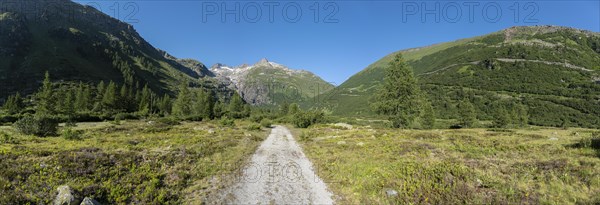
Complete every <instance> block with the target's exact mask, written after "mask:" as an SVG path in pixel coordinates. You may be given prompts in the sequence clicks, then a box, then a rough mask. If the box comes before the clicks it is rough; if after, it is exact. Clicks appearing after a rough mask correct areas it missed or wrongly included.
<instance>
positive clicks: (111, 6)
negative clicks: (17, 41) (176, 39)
mask: <svg viewBox="0 0 600 205" xmlns="http://www.w3.org/2000/svg"><path fill="white" fill-rule="evenodd" d="M0 12H2V13H4V12H10V13H17V14H20V15H23V16H25V17H27V19H28V20H33V21H38V22H46V21H52V20H60V21H63V20H67V21H71V22H76V21H79V20H81V19H86V20H89V17H90V16H92V17H93V18H94V19H92V20H93V21H91V22H92V23H94V24H101V23H110V21H112V20H114V19H117V20H119V21H122V22H125V23H128V24H135V23H139V22H140V19H139V18H138V14H139V12H140V5H139V4H138V3H137V2H136V1H117V0H114V1H97V0H96V1H79V2H77V3H74V2H70V1H63V0H47V1H23V0H3V1H0ZM107 16H109V17H112V18H106V17H107Z"/></svg>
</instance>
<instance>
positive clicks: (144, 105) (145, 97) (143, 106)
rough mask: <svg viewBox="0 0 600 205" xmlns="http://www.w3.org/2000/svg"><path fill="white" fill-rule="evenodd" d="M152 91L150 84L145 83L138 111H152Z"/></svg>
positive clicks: (144, 112) (146, 112)
mask: <svg viewBox="0 0 600 205" xmlns="http://www.w3.org/2000/svg"><path fill="white" fill-rule="evenodd" d="M151 94H152V93H151V92H150V89H149V88H148V84H146V85H144V88H143V89H142V92H141V94H140V99H139V106H138V111H139V112H140V113H142V114H148V113H149V112H150V106H151V105H150V101H151V97H152V96H151Z"/></svg>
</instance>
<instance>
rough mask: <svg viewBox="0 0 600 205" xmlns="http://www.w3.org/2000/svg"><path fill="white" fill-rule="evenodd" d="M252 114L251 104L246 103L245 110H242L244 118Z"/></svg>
mask: <svg viewBox="0 0 600 205" xmlns="http://www.w3.org/2000/svg"><path fill="white" fill-rule="evenodd" d="M250 114H252V108H251V107H250V105H248V104H245V105H244V111H242V118H247V117H250Z"/></svg>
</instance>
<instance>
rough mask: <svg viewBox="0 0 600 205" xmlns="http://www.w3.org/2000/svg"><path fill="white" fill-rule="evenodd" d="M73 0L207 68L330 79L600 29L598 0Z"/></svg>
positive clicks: (170, 51) (344, 77) (344, 78)
mask: <svg viewBox="0 0 600 205" xmlns="http://www.w3.org/2000/svg"><path fill="white" fill-rule="evenodd" d="M76 2H79V3H82V4H90V5H94V6H95V7H99V9H100V10H101V11H103V12H105V13H107V14H108V15H110V16H113V17H115V18H118V19H120V20H122V21H125V22H128V23H131V24H132V25H134V28H135V29H136V30H137V31H138V32H139V33H140V34H141V35H142V37H144V38H145V39H146V40H147V41H148V42H150V43H151V44H152V45H154V46H155V47H157V48H160V49H163V50H166V51H167V52H169V53H171V54H172V55H174V56H177V57H179V58H194V59H197V60H199V61H201V62H203V63H205V64H206V65H207V66H209V67H210V66H211V65H212V64H215V63H224V64H227V65H240V64H243V63H248V64H253V63H255V62H258V61H259V60H260V59H261V58H267V59H269V60H270V61H273V62H277V63H281V64H284V65H287V66H289V67H291V68H294V69H305V70H309V71H312V72H314V73H315V74H317V75H319V76H321V77H322V78H323V79H325V80H326V81H329V82H332V83H334V84H336V85H339V84H341V83H342V82H343V81H345V80H346V79H347V78H349V77H350V76H352V75H353V74H355V73H357V72H359V71H361V70H362V69H364V68H365V67H367V66H368V65H369V64H371V63H373V62H375V61H377V60H378V59H380V58H382V57H383V56H385V55H387V54H389V53H391V52H394V51H397V50H401V49H406V48H412V47H420V46H426V45H431V44H435V43H440V42H446V41H453V40H457V39H461V38H468V37H473V36H478V35H483V34H487V33H490V32H494V31H498V30H501V29H504V28H507V27H510V26H515V25H561V26H569V27H575V28H580V29H586V30H591V31H595V32H600V12H599V11H600V4H599V1H594V0H591V1H505V0H503V1H479V2H477V1H392V0H383V1H330V2H329V1H310V0H302V1H279V2H278V1H266V2H265V1H232V0H229V1H199V0H198V1H195V0H180V1H177V0H175V1H162V0H147V1H123V0H119V1H110V0H102V1H87V0H86V1H81V0H77V1H76ZM236 6H237V7H236ZM298 11H299V12H298ZM317 11H318V12H317ZM299 13H301V15H299ZM223 16H224V17H225V18H224V19H223ZM236 18H239V21H237V20H236ZM436 18H438V19H436Z"/></svg>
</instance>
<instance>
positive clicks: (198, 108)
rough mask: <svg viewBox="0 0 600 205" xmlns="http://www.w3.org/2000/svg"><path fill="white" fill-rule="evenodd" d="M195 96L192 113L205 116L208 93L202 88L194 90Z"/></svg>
mask: <svg viewBox="0 0 600 205" xmlns="http://www.w3.org/2000/svg"><path fill="white" fill-rule="evenodd" d="M193 95H194V97H193V99H194V100H193V105H192V113H194V115H196V116H201V117H202V118H204V117H205V116H204V111H205V107H206V103H205V102H204V100H205V98H206V93H205V92H204V90H202V89H197V90H195V92H194V94H193Z"/></svg>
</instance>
